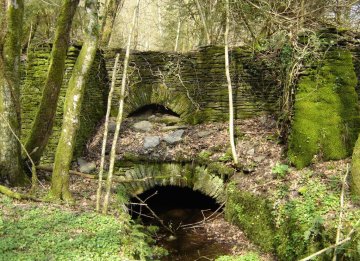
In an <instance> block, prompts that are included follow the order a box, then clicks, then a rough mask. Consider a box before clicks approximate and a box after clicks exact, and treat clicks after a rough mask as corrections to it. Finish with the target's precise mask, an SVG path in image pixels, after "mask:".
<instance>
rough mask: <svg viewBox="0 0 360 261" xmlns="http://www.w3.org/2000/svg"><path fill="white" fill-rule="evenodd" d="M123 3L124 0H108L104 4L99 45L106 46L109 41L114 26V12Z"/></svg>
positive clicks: (115, 12)
mask: <svg viewBox="0 0 360 261" xmlns="http://www.w3.org/2000/svg"><path fill="white" fill-rule="evenodd" d="M123 4H124V0H109V1H108V3H107V5H106V6H105V11H104V14H103V17H102V19H104V20H103V25H102V30H101V32H102V33H101V42H100V43H101V46H108V45H109V43H110V38H111V32H112V29H113V27H114V23H115V19H116V14H117V13H118V11H119V9H120V7H121V6H122V5H123Z"/></svg>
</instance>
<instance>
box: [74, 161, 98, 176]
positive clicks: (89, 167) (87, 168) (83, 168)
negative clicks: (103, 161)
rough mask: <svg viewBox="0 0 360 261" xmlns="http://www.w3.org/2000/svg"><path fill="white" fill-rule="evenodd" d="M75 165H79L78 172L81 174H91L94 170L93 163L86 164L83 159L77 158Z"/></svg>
mask: <svg viewBox="0 0 360 261" xmlns="http://www.w3.org/2000/svg"><path fill="white" fill-rule="evenodd" d="M77 163H78V165H79V170H80V172H82V173H91V172H93V171H94V170H95V169H96V164H95V162H93V161H91V162H88V161H86V160H85V159H83V158H78V159H77Z"/></svg>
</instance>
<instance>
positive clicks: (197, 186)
mask: <svg viewBox="0 0 360 261" xmlns="http://www.w3.org/2000/svg"><path fill="white" fill-rule="evenodd" d="M117 175H122V176H124V177H125V178H126V179H127V180H134V182H131V183H124V184H122V185H120V186H123V188H124V189H125V191H127V193H128V194H130V195H133V196H135V195H140V194H141V193H143V192H145V191H147V190H150V189H152V188H154V187H159V186H176V187H186V188H188V189H191V190H194V191H199V192H201V193H202V194H204V195H206V196H208V197H210V198H213V199H214V200H215V201H216V202H218V203H219V204H222V203H223V202H225V182H224V181H223V179H222V177H221V176H220V175H219V174H218V173H214V172H212V171H210V170H209V169H208V168H207V167H206V166H202V165H194V164H192V163H175V162H173V163H135V164H134V163H132V164H131V166H128V167H122V168H119V170H118V172H117Z"/></svg>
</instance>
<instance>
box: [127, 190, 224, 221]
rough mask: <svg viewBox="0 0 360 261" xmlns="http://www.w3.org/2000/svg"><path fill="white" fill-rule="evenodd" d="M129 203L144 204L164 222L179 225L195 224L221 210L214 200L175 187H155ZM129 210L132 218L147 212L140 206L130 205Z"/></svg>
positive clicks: (199, 193) (195, 192) (197, 192)
mask: <svg viewBox="0 0 360 261" xmlns="http://www.w3.org/2000/svg"><path fill="white" fill-rule="evenodd" d="M138 199H141V201H139V200H138ZM131 202H133V203H141V202H145V203H146V204H147V206H148V207H149V208H150V209H151V210H152V211H154V212H155V213H156V214H157V215H158V216H160V217H161V218H163V219H164V222H166V223H169V222H175V223H179V224H180V223H181V224H189V223H194V222H197V221H199V219H200V220H201V219H202V218H204V216H207V215H210V213H213V212H214V211H217V210H219V209H220V208H221V205H220V204H219V203H218V202H216V200H215V199H214V198H212V197H209V196H207V195H205V194H203V193H202V192H200V191H195V190H192V189H190V188H188V187H177V186H155V187H153V188H151V189H149V190H147V191H145V192H143V193H141V194H139V195H138V196H137V198H133V199H131ZM129 210H130V213H131V214H132V215H133V216H134V217H138V216H139V215H141V214H142V213H148V212H149V211H148V209H147V208H145V207H144V206H143V205H141V204H139V205H138V204H130V205H129ZM148 214H150V215H151V213H148ZM179 224H177V225H179Z"/></svg>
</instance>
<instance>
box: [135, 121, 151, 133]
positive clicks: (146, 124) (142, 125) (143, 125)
mask: <svg viewBox="0 0 360 261" xmlns="http://www.w3.org/2000/svg"><path fill="white" fill-rule="evenodd" d="M133 127H134V129H135V130H138V131H150V130H151V129H152V128H153V124H152V123H151V122H150V121H139V122H137V123H135V124H134V125H133Z"/></svg>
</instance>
